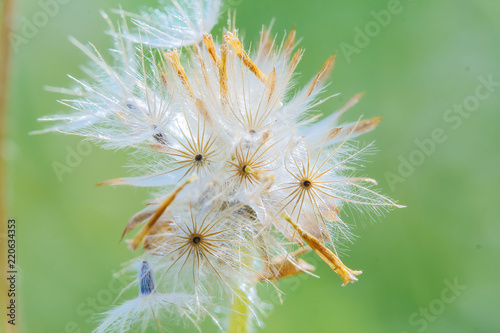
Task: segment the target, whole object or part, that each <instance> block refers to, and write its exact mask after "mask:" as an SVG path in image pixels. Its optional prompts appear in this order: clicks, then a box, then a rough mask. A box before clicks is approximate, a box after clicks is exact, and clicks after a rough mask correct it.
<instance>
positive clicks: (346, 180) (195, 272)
mask: <svg viewBox="0 0 500 333" xmlns="http://www.w3.org/2000/svg"><path fill="white" fill-rule="evenodd" d="M219 10H220V2H219V1H213V0H186V1H183V2H174V3H173V4H172V5H171V6H168V5H166V4H164V3H162V8H161V9H159V10H153V9H151V10H145V11H144V12H143V13H141V15H134V14H131V13H126V12H125V11H123V10H120V11H118V13H119V14H120V23H119V25H118V26H119V28H117V29H114V28H112V31H111V35H112V37H113V39H114V41H115V47H114V51H113V54H114V55H115V57H114V59H113V61H111V62H108V61H107V60H105V59H104V58H103V57H102V56H101V54H100V53H99V52H98V51H97V50H96V49H95V48H93V47H92V46H90V47H84V46H81V45H80V47H81V48H82V50H83V51H84V52H85V53H86V54H87V55H88V56H89V57H90V59H91V61H92V62H93V65H92V66H91V67H90V68H91V69H90V70H88V71H87V74H88V76H89V78H87V79H85V80H76V79H75V81H76V82H77V83H78V85H79V87H77V88H75V89H74V91H73V95H76V96H73V98H72V99H66V100H63V101H62V103H63V104H66V105H68V106H69V107H70V108H71V109H73V113H72V114H69V115H63V116H55V117H52V118H50V120H58V121H60V122H59V124H58V125H56V126H55V127H53V128H52V129H53V130H56V131H60V132H65V133H70V134H77V135H82V136H84V137H86V138H88V139H90V140H94V141H96V142H98V143H101V144H102V145H103V146H104V147H105V148H112V149H116V148H127V149H128V150H129V151H130V152H131V159H132V161H133V162H132V164H133V165H131V166H132V167H133V168H132V169H133V171H134V173H135V174H134V175H133V176H131V177H122V178H117V179H112V180H108V181H105V182H103V183H101V184H111V185H130V186H145V187H151V188H155V192H154V194H153V198H152V200H151V202H149V204H148V205H147V207H146V208H145V209H143V210H142V211H140V212H139V213H137V214H135V215H134V216H133V217H132V218H131V219H130V220H129V222H128V224H127V226H126V228H125V230H124V232H123V236H128V235H129V233H131V232H132V231H133V230H134V229H139V231H138V232H137V233H136V234H135V235H134V236H133V237H132V238H131V239H130V240H129V241H128V242H129V245H130V248H131V249H133V250H136V249H138V248H140V247H142V249H143V250H144V253H143V254H142V255H141V258H147V260H148V262H149V263H148V264H147V265H146V264H143V265H142V266H141V272H142V273H141V274H140V276H139V279H137V281H136V284H137V285H138V287H139V289H140V290H141V292H140V295H139V297H138V298H137V299H135V300H132V301H129V302H126V303H124V304H123V305H122V306H120V307H118V308H117V309H115V310H112V311H110V312H109V313H108V314H107V318H106V319H105V320H104V322H103V324H102V325H101V326H100V327H99V328H98V329H97V331H96V332H105V331H117V332H125V331H128V330H130V329H131V327H139V328H140V329H145V327H147V326H148V325H149V323H150V322H151V321H155V322H156V324H157V325H158V326H160V325H161V322H162V321H163V318H164V317H165V316H167V313H170V314H171V315H173V316H177V317H184V318H188V319H189V320H190V321H192V322H193V323H195V325H197V323H198V322H199V321H200V320H202V319H203V318H204V317H206V316H208V317H211V318H212V319H213V320H214V322H215V323H216V324H217V325H220V327H221V329H223V328H226V326H227V325H229V326H230V327H232V328H234V327H235V325H236V326H245V327H249V326H251V325H252V322H257V323H260V319H259V318H260V317H261V316H260V313H261V312H265V305H263V303H262V302H261V301H259V297H258V295H257V285H258V284H259V283H266V284H270V285H271V286H273V287H275V288H278V287H277V286H276V285H275V282H276V281H279V280H281V279H283V278H286V277H288V276H293V275H296V274H300V273H307V274H311V275H312V273H311V272H312V271H313V270H314V267H313V266H312V265H310V264H309V263H307V262H306V261H305V260H304V259H302V258H301V257H300V256H301V255H302V254H304V253H305V252H307V251H309V250H312V251H313V252H314V253H316V254H317V255H318V256H319V257H320V258H321V259H322V260H323V261H325V263H327V264H328V265H329V266H330V267H331V268H332V270H334V271H335V272H336V273H337V274H338V275H339V276H340V278H341V279H342V282H343V285H346V284H347V283H349V282H354V281H356V280H357V276H358V275H359V274H361V271H357V270H352V269H350V268H348V267H347V266H346V265H345V264H344V263H343V262H342V261H341V259H340V257H339V252H338V251H337V249H338V248H339V247H340V246H342V245H344V243H345V241H352V239H353V237H354V235H353V232H352V230H351V227H350V225H351V224H352V221H351V217H350V216H348V214H349V213H350V212H351V211H353V210H354V211H361V212H367V214H364V216H365V217H368V218H369V219H371V218H372V217H373V216H374V215H375V216H376V215H379V214H380V213H382V212H383V211H386V210H388V209H390V208H393V207H402V206H401V205H398V204H397V203H396V202H395V201H393V200H391V199H389V198H387V197H385V196H383V195H382V194H380V193H379V192H378V190H377V189H376V188H375V185H376V181H375V180H374V179H371V178H368V177H365V176H364V175H360V174H359V168H360V167H361V164H362V163H363V160H364V156H366V155H367V153H368V152H369V150H370V149H371V145H368V146H365V147H364V148H359V146H358V144H357V143H356V142H355V141H353V139H354V138H356V137H358V136H359V135H361V134H363V133H366V132H368V131H371V130H373V129H374V128H375V127H376V126H377V124H378V123H379V121H380V119H381V118H372V119H367V120H358V121H356V122H351V123H347V124H343V123H342V122H341V121H340V120H339V119H340V118H341V116H342V115H343V114H344V113H345V112H346V111H347V110H348V109H349V108H351V107H352V106H353V105H355V104H356V103H357V102H358V100H359V98H360V97H361V94H359V95H356V96H354V97H353V98H352V99H351V100H350V101H349V102H348V103H347V104H346V105H345V106H344V107H342V108H341V109H340V110H338V111H337V112H334V113H332V114H331V115H329V116H327V117H325V118H324V119H323V120H320V121H318V119H319V118H320V116H321V115H320V114H318V113H316V112H313V109H316V108H318V107H319V106H320V104H321V103H322V102H324V101H325V100H326V99H328V98H331V97H333V96H328V95H327V96H326V97H323V98H321V97H320V96H322V93H324V92H325V91H326V89H327V86H328V82H327V78H328V75H329V74H330V72H331V71H332V69H333V66H334V62H335V56H331V57H330V58H328V59H327V60H326V61H325V63H324V64H323V66H322V67H321V68H320V70H319V72H318V74H317V75H316V76H315V77H313V79H311V80H310V82H309V83H308V84H307V85H306V86H305V87H303V88H301V89H298V91H296V89H295V83H294V81H295V80H294V78H295V77H296V76H297V75H298V74H297V73H296V68H297V65H298V63H299V61H300V60H301V58H302V56H303V54H304V52H303V50H301V49H296V42H295V39H296V33H295V31H294V30H292V31H291V32H290V33H289V34H287V35H285V36H284V37H283V38H282V39H278V38H274V37H272V35H271V33H270V30H269V29H266V28H264V29H263V30H262V32H261V38H260V41H259V43H258V45H257V47H256V49H255V51H251V50H247V49H246V48H245V47H244V43H243V42H242V41H241V40H240V38H239V35H238V31H237V30H236V29H235V27H234V22H231V23H230V26H229V27H228V28H227V30H225V32H224V34H223V36H222V38H221V39H220V42H217V38H215V39H214V38H213V37H212V35H211V34H210V30H211V29H212V27H213V25H214V24H215V23H216V22H217V17H218V12H219ZM128 18H129V19H131V20H132V21H133V23H134V24H135V25H137V27H138V30H134V31H130V30H129V29H128V26H127V24H126V21H127V20H128ZM230 21H231V20H230ZM318 67H319V66H318ZM64 91H65V90H61V92H64ZM48 119H49V118H45V119H44V120H48ZM349 215H350V214H349ZM146 266H147V267H148V268H145V267H146ZM153 271H154V272H156V273H155V274H156V275H155V277H153V274H152V273H151V272H153ZM278 291H279V289H278ZM222 323H227V325H223V324H222ZM134 325H138V326H134Z"/></svg>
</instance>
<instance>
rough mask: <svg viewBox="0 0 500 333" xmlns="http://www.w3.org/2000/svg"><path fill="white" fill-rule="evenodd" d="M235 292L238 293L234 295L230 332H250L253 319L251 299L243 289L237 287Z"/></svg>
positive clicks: (230, 316) (230, 315)
mask: <svg viewBox="0 0 500 333" xmlns="http://www.w3.org/2000/svg"><path fill="white" fill-rule="evenodd" d="M235 292H236V294H237V295H235V296H234V297H233V302H232V304H231V313H230V314H229V333H248V332H250V320H251V313H250V309H249V305H250V301H249V300H248V296H247V294H246V293H245V292H244V291H243V290H241V289H235Z"/></svg>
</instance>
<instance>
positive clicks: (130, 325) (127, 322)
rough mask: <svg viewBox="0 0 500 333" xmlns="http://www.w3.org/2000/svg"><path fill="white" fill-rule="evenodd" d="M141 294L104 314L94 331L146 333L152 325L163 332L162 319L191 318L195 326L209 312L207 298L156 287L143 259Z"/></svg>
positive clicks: (141, 266) (146, 262) (140, 277)
mask: <svg viewBox="0 0 500 333" xmlns="http://www.w3.org/2000/svg"><path fill="white" fill-rule="evenodd" d="M137 281H138V287H139V296H138V297H137V298H135V299H133V300H129V301H126V302H124V303H122V304H121V305H120V306H118V307H116V308H114V309H113V310H110V311H108V312H106V313H104V314H102V316H103V318H104V320H103V321H102V322H101V324H100V325H99V326H98V327H97V328H96V329H95V330H94V331H93V333H105V332H130V331H133V332H145V331H146V329H147V328H148V327H150V326H154V327H157V328H158V329H160V331H161V327H162V326H161V325H162V324H161V322H162V321H163V320H164V319H165V318H166V317H169V318H170V321H171V322H179V321H180V320H181V319H185V320H188V321H190V322H192V323H194V324H195V325H197V322H199V321H200V320H202V319H203V318H204V317H205V315H206V314H207V311H206V308H205V306H206V305H205V304H204V300H202V299H201V298H200V297H199V296H194V295H189V294H186V293H160V292H158V290H157V288H156V286H155V278H154V271H153V269H152V267H151V266H150V264H149V262H148V261H146V260H142V261H141V263H140V264H139V274H138V278H137Z"/></svg>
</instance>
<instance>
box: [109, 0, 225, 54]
mask: <svg viewBox="0 0 500 333" xmlns="http://www.w3.org/2000/svg"><path fill="white" fill-rule="evenodd" d="M221 3H222V1H221V0H183V1H177V0H172V1H168V0H160V8H155V9H152V8H147V9H144V10H142V11H141V12H140V13H139V14H134V13H129V12H125V11H123V10H116V11H115V12H117V13H119V14H121V15H125V16H127V17H129V18H130V19H131V20H132V22H133V23H134V24H135V25H136V26H137V27H138V28H139V31H137V32H133V33H125V34H124V35H123V36H124V37H125V38H127V39H129V40H131V41H133V42H136V43H144V44H147V45H151V46H153V47H159V48H163V49H173V48H179V47H183V46H189V45H193V44H196V43H198V42H200V41H201V40H202V39H203V33H205V32H210V31H211V30H212V28H213V27H214V25H215V24H217V22H218V20H219V14H220V11H221Z"/></svg>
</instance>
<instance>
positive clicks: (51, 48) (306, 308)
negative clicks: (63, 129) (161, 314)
mask: <svg viewBox="0 0 500 333" xmlns="http://www.w3.org/2000/svg"><path fill="white" fill-rule="evenodd" d="M43 1H46V0H43ZM63 2H64V4H62V3H63ZM60 3H61V4H60V6H59V8H58V10H57V11H56V13H55V14H54V15H53V17H50V18H48V20H47V21H46V22H45V24H40V27H39V28H37V30H38V31H37V32H36V33H35V34H31V35H30V34H28V35H29V36H30V37H29V38H26V40H23V43H21V44H19V45H18V46H17V47H18V50H17V52H15V54H14V57H13V68H12V72H11V77H12V81H11V94H10V96H11V98H10V114H9V117H8V121H9V124H8V128H9V138H10V139H9V141H8V156H7V158H8V165H9V174H8V179H9V186H10V188H9V193H10V195H9V214H10V216H12V217H15V218H16V219H17V221H18V251H19V266H20V268H19V271H20V274H19V290H20V296H19V306H20V309H19V321H20V322H19V324H20V325H19V329H20V332H30V333H31V332H36V333H39V332H40V333H49V332H50V333H62V332H89V331H91V329H92V328H94V327H95V323H93V322H92V321H91V320H90V319H89V318H90V317H91V314H92V313H93V312H95V311H94V310H91V309H92V306H90V305H89V304H91V303H92V302H93V300H95V304H96V305H95V306H94V308H96V309H97V310H98V311H102V310H104V309H107V308H108V307H109V304H110V303H111V301H112V299H111V298H114V297H115V296H116V294H117V293H116V286H115V285H111V286H110V285H109V283H110V281H111V280H112V277H111V275H112V271H114V270H118V269H119V268H120V264H121V263H122V262H124V261H126V260H128V259H130V258H132V257H133V254H132V253H131V252H130V251H129V250H128V249H127V248H126V244H125V243H118V240H119V237H120V235H121V232H122V230H123V227H124V225H125V223H126V221H127V219H128V218H129V217H130V216H131V215H132V214H133V213H134V212H136V211H138V210H139V209H141V207H142V202H143V201H144V200H145V199H146V198H147V192H146V191H143V190H137V189H132V188H125V187H118V188H111V187H105V188H97V187H96V186H95V184H96V183H98V182H99V181H102V180H105V179H109V178H113V177H117V176H124V175H126V174H127V170H126V169H125V168H123V167H121V165H123V164H125V163H126V155H125V154H124V153H123V152H113V151H104V150H101V149H99V148H97V147H95V146H92V150H91V152H90V153H89V154H84V155H85V156H81V160H80V161H79V160H76V161H73V162H74V163H73V165H72V166H69V167H70V169H71V172H67V173H64V174H63V175H62V180H61V181H60V179H58V177H57V176H56V173H55V171H54V168H53V164H54V162H58V163H61V164H62V165H68V164H67V161H66V159H67V157H68V154H69V153H68V152H69V151H71V150H73V151H76V150H77V148H78V144H79V140H78V138H75V137H70V136H64V135H57V134H49V135H42V136H29V135H28V132H30V131H32V130H36V129H40V128H43V126H44V124H41V123H38V122H37V121H36V119H37V118H39V117H41V116H44V115H47V114H52V113H55V112H58V111H61V110H63V109H64V108H63V106H62V105H59V104H58V103H57V102H56V99H57V98H60V97H61V95H58V94H53V93H50V92H46V91H45V90H44V86H45V85H49V86H61V87H66V86H68V85H69V84H70V83H71V81H70V79H69V78H67V76H66V74H68V73H69V74H73V75H75V76H76V77H82V75H83V74H82V72H81V71H80V69H79V66H80V65H81V64H84V63H86V62H87V58H86V57H85V56H84V55H83V54H82V53H81V52H80V51H79V50H78V49H77V48H76V47H74V46H73V45H72V44H71V43H70V42H69V41H68V39H67V36H68V35H73V36H75V37H76V38H77V39H78V40H80V41H82V42H87V41H91V42H93V43H94V44H95V45H96V46H97V47H98V48H99V49H100V50H102V51H103V53H104V54H106V53H107V52H106V51H105V50H106V49H107V48H108V47H109V46H111V41H110V38H109V37H108V36H106V35H105V34H103V30H104V29H105V28H106V24H105V22H104V20H102V19H101V17H100V15H99V13H98V10H99V9H105V10H108V9H110V8H117V7H118V5H119V4H120V3H121V4H122V5H123V7H124V8H125V9H127V10H130V11H137V9H138V8H139V6H141V5H148V4H150V5H154V3H155V2H154V1H140V2H139V1H134V0H121V1H118V0H99V1H98V0H86V1H79V0H64V1H62V0H60ZM17 7H18V17H19V19H18V25H17V27H16V28H15V29H14V30H15V33H16V34H17V35H18V36H21V37H23V36H24V37H26V36H27V35H26V34H25V33H26V31H24V32H23V26H25V25H26V24H27V23H26V22H27V21H28V22H33V20H34V19H35V20H36V19H38V20H40V19H41V17H37V18H35V17H36V16H37V15H39V16H40V14H39V13H40V12H41V11H43V8H42V7H41V5H40V3H39V2H38V1H28V0H24V1H20V2H19V3H18V6H17ZM228 7H229V8H234V9H236V10H237V26H238V27H239V29H240V31H242V32H244V34H245V41H246V45H248V44H249V42H250V41H252V42H255V41H257V40H258V33H259V31H260V29H261V26H262V24H267V23H269V22H270V21H271V19H272V18H273V17H275V18H276V22H275V24H274V31H275V32H278V33H282V32H283V30H285V29H287V30H289V29H290V28H292V27H296V29H297V32H298V36H300V37H302V38H303V40H302V42H301V46H302V47H304V48H305V50H306V53H305V56H304V58H303V60H302V62H301V64H300V66H299V71H300V72H301V73H302V74H303V77H302V78H300V80H299V83H301V84H305V83H306V82H307V81H308V80H309V79H310V78H311V77H312V76H313V75H315V73H316V71H317V70H319V68H320V67H321V65H322V63H323V61H324V60H325V59H326V58H327V57H328V56H330V55H331V53H332V52H335V51H336V52H337V55H338V57H337V62H336V68H335V70H334V73H333V75H332V77H331V80H332V82H333V84H332V85H331V86H330V90H329V91H330V92H341V93H342V94H341V95H340V96H339V97H336V98H334V99H332V100H330V101H328V102H327V103H325V104H324V105H322V107H321V110H322V111H323V112H325V113H328V112H331V111H333V110H335V109H336V108H338V107H339V106H341V105H342V104H343V103H345V102H346V101H347V100H348V99H349V98H350V97H351V96H352V95H354V94H355V93H358V92H360V91H364V92H366V95H365V97H364V98H363V99H362V100H361V102H360V103H359V104H358V105H357V106H356V107H355V108H354V109H352V110H351V111H349V113H348V114H347V115H346V119H347V120H355V119H357V118H358V116H359V115H361V114H363V115H364V116H365V117H374V116H384V120H383V121H382V122H381V124H380V126H379V127H378V129H377V130H376V131H374V132H372V133H369V134H368V135H366V136H365V137H364V138H363V139H362V141H364V142H365V143H368V142H371V141H373V140H376V146H377V148H378V149H379V150H380V151H379V152H378V153H377V154H376V155H375V156H372V157H371V160H372V162H371V163H370V164H368V165H367V169H366V170H365V171H366V173H367V174H369V175H370V176H371V177H374V178H376V179H378V180H379V187H380V188H381V189H383V191H384V192H385V193H386V194H388V195H389V196H392V197H393V198H395V199H397V200H399V202H400V203H402V204H405V205H407V206H408V208H406V209H400V210H396V211H393V212H391V213H389V214H387V215H386V216H385V217H383V218H382V219H381V222H377V223H370V222H367V223H365V225H359V226H358V227H357V228H356V230H355V233H356V234H357V235H359V236H360V237H359V239H357V240H356V242H355V244H354V245H353V246H352V247H351V249H350V251H349V256H348V257H345V258H344V262H346V264H347V265H348V266H350V267H352V268H355V269H363V271H364V273H363V275H362V276H361V277H360V280H359V282H357V283H355V284H352V285H349V286H347V287H345V288H343V287H341V286H340V284H341V281H340V279H339V277H338V276H337V275H336V274H334V273H333V272H331V271H330V269H329V268H328V267H327V266H326V265H325V264H322V263H320V262H319V261H316V263H317V266H318V269H317V274H319V275H320V276H321V278H320V279H315V278H312V277H307V278H295V279H290V280H284V281H282V283H281V287H282V289H283V291H284V292H285V293H286V296H285V297H284V298H285V302H284V304H283V305H282V306H281V305H277V306H275V307H274V309H273V310H272V311H270V312H269V317H268V318H267V319H266V320H265V323H266V326H265V328H263V329H262V330H261V331H262V332H372V333H374V332H384V333H386V332H398V333H399V332H408V333H411V332H429V333H431V332H500V265H499V263H500V259H499V255H500V224H499V216H500V208H499V207H500V204H499V202H498V201H499V199H500V196H499V193H498V192H499V191H498V186H499V185H500V172H499V170H500V167H499V165H500V155H499V153H500V130H499V127H500V126H499V125H500V113H499V111H500V87H499V86H498V84H497V85H496V86H495V85H494V86H493V87H490V88H491V91H489V92H488V91H487V90H485V89H484V87H481V81H480V79H478V78H479V77H483V78H485V79H488V77H489V76H491V79H492V80H493V81H495V82H500V66H499V60H500V19H499V18H500V2H499V1H497V0H476V1H456V0H436V1H424V0H413V1H411V0H410V1H408V0H404V1H402V2H401V3H400V5H399V6H397V7H394V6H393V5H392V1H378V0H377V1H374V0H352V1H338V0H336V1H332V0H328V1H326V0H325V1H315V0H312V1H301V0H295V1H290V0H274V1H264V0H258V1H257V0H233V1H230V2H229V4H228ZM389 9H391V10H393V14H391V18H390V22H389V23H388V24H384V25H386V26H381V24H379V23H374V22H377V21H376V20H375V18H374V16H373V13H372V11H375V12H377V13H378V12H380V11H383V10H385V11H387V10H389ZM34 16H35V17H34ZM42 16H43V15H42ZM26 20H27V21H26ZM221 21H225V20H224V19H222V20H221ZM23 22H24V23H23ZM40 22H42V23H43V21H40ZM377 27H378V29H377ZM365 28H366V29H368V31H369V34H370V35H371V36H368V38H367V39H365V40H363V39H362V37H360V36H359V35H360V33H359V31H360V30H365ZM358 29H359V30H358ZM220 32H221V25H219V26H217V28H216V29H215V30H214V31H213V34H214V35H216V34H218V33H220ZM354 48H355V49H354ZM478 87H479V88H478ZM477 89H479V90H478V91H480V92H482V93H485V92H487V93H488V94H487V95H488V96H486V97H484V96H483V97H482V99H481V100H479V99H477V98H475V97H474V95H475V93H476V90H477ZM475 102H478V105H475V104H474V103H475ZM464 103H465V104H464ZM455 104H457V105H458V106H457V108H458V107H460V105H465V110H466V111H464V112H463V115H459V114H458V113H457V114H452V112H453V111H448V110H450V109H451V108H453V106H454V105H455ZM467 110H470V112H469V111H467ZM446 117H448V118H446ZM449 117H454V118H449ZM446 119H448V120H446ZM459 121H460V124H459V123H458V122H459ZM439 129H441V132H442V133H444V134H443V135H444V136H445V137H446V139H444V140H439V142H437V143H434V145H435V148H434V151H433V152H431V153H429V154H428V155H424V154H423V153H419V151H421V149H420V148H419V147H418V145H417V144H416V143H415V140H420V141H423V142H427V146H429V143H428V142H429V138H432V133H433V131H436V130H437V131H439ZM443 135H441V138H440V139H442V136H443ZM443 141H444V142H443ZM428 148H429V147H428ZM422 157H423V158H422ZM402 159H403V160H405V161H409V162H408V163H412V164H414V165H415V164H417V165H416V166H414V167H409V166H408V165H405V166H403V167H402V166H401V165H402V163H403V165H404V164H405V163H404V162H401V161H402ZM398 168H402V170H400V171H401V172H402V174H399V175H398ZM405 168H406V169H405ZM403 169H404V170H403ZM411 169H414V170H411ZM395 175H398V176H399V177H401V178H394V176H395ZM388 177H392V178H388ZM394 179H396V180H394ZM395 182H396V183H395ZM310 259H311V260H315V259H314V258H313V256H310ZM446 281H448V282H446ZM457 281H458V284H460V285H461V286H465V289H461V290H459V291H456V295H454V294H453V293H452V292H451V291H450V290H449V289H447V288H448V287H447V284H448V283H451V284H453V283H456V282H457ZM270 297H272V295H271V296H270ZM425 311H427V314H425V313H424V312H425ZM204 327H206V330H205V331H206V332H215V328H214V326H213V325H212V324H211V323H209V322H207V323H205V325H204ZM171 331H173V332H184V331H185V332H191V331H193V332H194V331H195V330H194V329H193V328H192V327H188V328H187V329H184V328H179V327H175V326H174V327H171Z"/></svg>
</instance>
